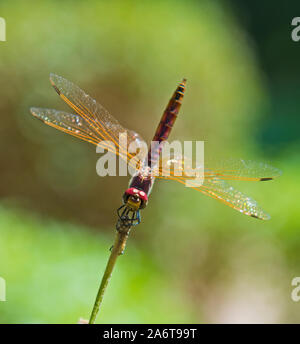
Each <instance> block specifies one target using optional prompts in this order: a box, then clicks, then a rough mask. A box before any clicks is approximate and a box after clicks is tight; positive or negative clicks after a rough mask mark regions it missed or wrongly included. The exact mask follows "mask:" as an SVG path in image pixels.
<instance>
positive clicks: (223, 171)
mask: <svg viewBox="0 0 300 344" xmlns="http://www.w3.org/2000/svg"><path fill="white" fill-rule="evenodd" d="M182 161H184V158H183V157H182V159H180V157H177V158H173V159H172V160H165V161H163V160H162V161H161V162H160V167H159V171H156V176H157V178H161V179H170V180H175V181H177V182H179V183H181V184H184V185H187V184H186V183H187V181H188V182H189V187H191V188H192V189H194V190H196V191H200V192H202V193H203V194H205V195H207V196H210V197H212V198H214V199H216V200H218V201H221V202H223V203H224V204H226V205H228V206H230V207H232V208H234V209H236V210H238V211H239V212H241V213H243V214H245V215H249V216H252V217H255V218H258V219H261V220H268V219H269V218H270V216H269V215H268V214H267V213H266V212H264V210H263V209H262V208H261V207H260V206H259V205H258V204H257V203H256V201H255V200H253V199H252V198H250V197H248V196H246V195H244V194H243V193H242V192H240V191H238V190H236V189H234V188H233V187H232V186H231V185H229V184H228V183H227V182H226V181H225V179H232V180H251V181H253V180H257V181H264V180H271V179H273V178H275V177H276V176H279V175H280V171H279V170H278V169H276V168H274V167H271V166H269V165H266V164H263V163H255V162H252V161H251V162H250V161H245V160H238V161H234V160H229V161H228V162H223V163H222V164H221V166H220V168H219V169H216V170H212V169H209V168H207V167H205V168H203V167H198V169H195V172H196V173H197V174H196V175H195V177H191V168H190V166H191V165H190V164H189V160H188V159H186V160H185V164H184V163H182ZM225 166H226V168H225ZM172 167H173V168H172ZM180 172H181V176H180ZM187 172H188V173H187ZM202 172H203V184H202V185H200V186H199V185H198V180H197V178H199V176H201V173H202ZM187 174H188V175H187ZM193 178H194V179H193ZM193 180H194V181H195V182H194V184H195V185H194V186H193Z"/></svg>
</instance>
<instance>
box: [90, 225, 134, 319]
mask: <svg viewBox="0 0 300 344" xmlns="http://www.w3.org/2000/svg"><path fill="white" fill-rule="evenodd" d="M128 235H129V229H127V230H125V231H117V234H116V238H115V242H114V245H113V247H112V249H111V253H110V256H109V259H108V262H107V265H106V269H105V271H104V275H103V277H102V281H101V284H100V287H99V290H98V293H97V296H96V300H95V304H94V307H93V310H92V314H91V317H90V320H89V324H94V323H95V320H96V317H97V314H98V312H99V309H100V306H101V303H102V301H103V296H104V293H105V290H106V287H107V285H108V282H109V280H110V278H111V275H112V272H113V269H114V266H115V264H116V261H117V258H118V256H119V255H121V254H123V252H124V250H125V246H126V241H127V238H128Z"/></svg>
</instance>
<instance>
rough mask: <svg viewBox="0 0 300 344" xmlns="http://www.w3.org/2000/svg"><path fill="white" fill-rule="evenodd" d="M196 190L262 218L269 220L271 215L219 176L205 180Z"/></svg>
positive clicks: (240, 210) (242, 211)
mask: <svg viewBox="0 0 300 344" xmlns="http://www.w3.org/2000/svg"><path fill="white" fill-rule="evenodd" d="M193 189H194V190H196V191H200V192H202V193H203V194H205V195H207V196H210V197H212V198H214V199H216V200H218V201H221V202H223V203H224V204H226V205H228V206H230V207H231V208H233V209H236V210H238V211H239V212H241V213H243V214H245V215H249V216H252V217H255V218H257V219H261V220H269V219H270V216H269V215H268V214H267V213H266V212H265V211H264V210H263V209H262V208H261V207H260V206H259V205H258V204H257V202H256V201H255V200H254V199H252V198H251V197H249V196H246V195H244V194H243V193H242V192H240V191H238V190H236V189H234V188H233V187H232V186H231V185H229V184H228V183H226V182H225V181H224V180H222V179H219V178H217V177H215V178H210V179H207V180H204V183H203V185H202V186H200V187H193Z"/></svg>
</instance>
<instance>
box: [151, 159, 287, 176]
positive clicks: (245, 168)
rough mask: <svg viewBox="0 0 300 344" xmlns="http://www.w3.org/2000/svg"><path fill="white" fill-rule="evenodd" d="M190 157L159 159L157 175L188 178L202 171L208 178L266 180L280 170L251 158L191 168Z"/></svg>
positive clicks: (278, 174) (277, 174) (279, 172)
mask: <svg viewBox="0 0 300 344" xmlns="http://www.w3.org/2000/svg"><path fill="white" fill-rule="evenodd" d="M193 166H194V163H193V161H192V160H191V159H188V158H186V157H184V156H181V155H178V156H176V157H175V158H173V159H161V160H160V163H159V169H158V170H157V171H156V173H157V174H158V175H161V176H167V175H168V174H169V175H170V176H180V178H181V179H183V180H185V179H190V178H191V177H190V176H191V175H193V173H199V172H202V173H203V174H204V176H205V177H206V178H207V179H208V178H210V177H211V178H214V177H215V176H218V177H219V178H220V179H223V180H242V181H267V180H272V179H274V178H276V177H279V176H280V175H281V171H280V170H279V169H277V168H275V167H273V166H270V165H268V164H265V163H262V162H256V161H251V160H243V159H239V160H234V159H230V160H224V161H221V162H219V163H211V164H209V163H208V164H207V163H205V164H204V166H198V167H195V168H193Z"/></svg>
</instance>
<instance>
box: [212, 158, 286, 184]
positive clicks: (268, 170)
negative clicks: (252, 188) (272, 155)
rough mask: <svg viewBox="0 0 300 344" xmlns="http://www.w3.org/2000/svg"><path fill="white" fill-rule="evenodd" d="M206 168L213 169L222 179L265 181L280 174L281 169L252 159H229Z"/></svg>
mask: <svg viewBox="0 0 300 344" xmlns="http://www.w3.org/2000/svg"><path fill="white" fill-rule="evenodd" d="M208 170H213V171H214V174H216V175H217V176H220V177H221V178H222V179H230V180H248V181H267V180H272V179H274V178H276V177H279V176H280V175H281V171H280V170H279V169H278V168H276V167H273V166H270V165H268V164H266V163H263V162H256V161H252V160H243V159H237V160H235V159H230V160H224V161H221V162H220V163H218V164H215V165H214V164H212V165H211V166H209V167H208Z"/></svg>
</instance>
